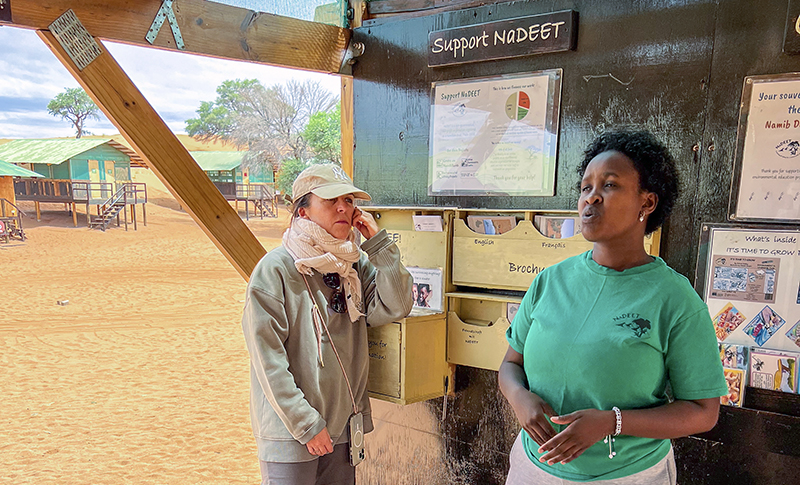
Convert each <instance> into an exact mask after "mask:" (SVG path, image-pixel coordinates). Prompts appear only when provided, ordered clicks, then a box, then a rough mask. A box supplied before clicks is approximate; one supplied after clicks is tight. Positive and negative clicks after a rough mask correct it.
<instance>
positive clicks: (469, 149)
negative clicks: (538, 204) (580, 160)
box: [428, 69, 561, 196]
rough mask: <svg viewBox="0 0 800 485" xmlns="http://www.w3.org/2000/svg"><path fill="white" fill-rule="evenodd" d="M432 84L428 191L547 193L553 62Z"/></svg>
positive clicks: (554, 119)
mask: <svg viewBox="0 0 800 485" xmlns="http://www.w3.org/2000/svg"><path fill="white" fill-rule="evenodd" d="M432 91H433V93H432V96H433V102H432V105H431V136H430V154H429V155H430V156H429V166H428V182H429V187H428V195H485V194H492V195H511V196H537V195H538V196H543V195H553V194H554V193H555V192H554V191H555V187H554V185H555V166H556V154H557V141H558V135H557V134H558V109H556V108H557V105H558V100H559V97H560V92H561V70H560V69H556V70H550V71H541V72H539V73H535V74H530V75H525V76H512V77H509V76H503V77H497V78H492V79H485V78H484V79H476V80H471V81H457V82H455V81H454V82H437V83H434V86H433V90H432Z"/></svg>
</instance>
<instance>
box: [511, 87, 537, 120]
mask: <svg viewBox="0 0 800 485" xmlns="http://www.w3.org/2000/svg"><path fill="white" fill-rule="evenodd" d="M530 110H531V98H529V97H528V95H527V94H525V91H517V92H516V93H514V94H512V95H511V96H509V97H508V99H507V100H506V114H507V115H508V117H509V118H511V119H512V120H516V121H519V120H521V119H522V118H524V117H525V116H526V115H527V114H528V111H530Z"/></svg>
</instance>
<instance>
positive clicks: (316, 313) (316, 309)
mask: <svg viewBox="0 0 800 485" xmlns="http://www.w3.org/2000/svg"><path fill="white" fill-rule="evenodd" d="M300 275H301V276H302V277H303V281H304V282H305V284H306V288H307V289H308V296H309V297H311V302H312V303H313V304H314V314H313V318H314V321H315V325H314V331H315V333H316V334H317V354H318V357H319V363H320V365H321V366H322V367H325V364H324V363H323V362H322V335H321V330H320V328H319V327H320V323H321V326H322V328H324V329H325V333H326V334H328V340H330V341H331V348H332V349H333V355H335V356H336V360H338V361H339V367H340V368H341V369H342V375H344V382H345V383H346V384H347V391H348V392H349V393H350V402H352V403H353V414H358V406H356V398H355V396H353V388H352V387H350V379H348V378H347V372H346V371H345V370H344V364H343V363H342V359H341V357H339V352H338V351H337V350H336V346H335V345H333V338H332V337H331V332H330V331H329V330H328V325H327V324H326V323H325V318H324V317H323V316H322V311H320V309H319V306H317V300H316V299H315V298H314V293H313V292H312V291H311V286H309V284H308V280H307V279H306V275H304V274H302V273H300Z"/></svg>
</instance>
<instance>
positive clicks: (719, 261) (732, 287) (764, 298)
mask: <svg viewBox="0 0 800 485" xmlns="http://www.w3.org/2000/svg"><path fill="white" fill-rule="evenodd" d="M699 258H700V260H699V261H698V278H699V279H700V281H699V283H701V284H702V288H703V298H704V300H705V302H706V304H707V305H708V310H709V316H710V317H711V320H712V322H713V325H714V331H715V333H716V335H717V341H718V342H720V343H724V344H733V345H744V346H748V347H752V348H754V349H758V350H779V351H786V352H798V351H800V299H798V293H799V292H800V231H797V230H787V229H783V228H776V227H774V226H766V225H762V226H761V227H758V226H753V225H749V226H747V225H734V224H707V225H705V226H704V227H703V232H702V234H701V245H700V255H699Z"/></svg>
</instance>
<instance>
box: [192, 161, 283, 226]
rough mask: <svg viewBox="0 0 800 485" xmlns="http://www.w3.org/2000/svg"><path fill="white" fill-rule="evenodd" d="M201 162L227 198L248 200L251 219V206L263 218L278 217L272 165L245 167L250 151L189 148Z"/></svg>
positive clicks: (247, 206) (246, 201)
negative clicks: (197, 149) (246, 157)
mask: <svg viewBox="0 0 800 485" xmlns="http://www.w3.org/2000/svg"><path fill="white" fill-rule="evenodd" d="M189 153H190V154H191V155H192V158H194V160H195V162H197V165H199V166H200V168H202V169H203V171H204V172H205V173H206V174H207V175H208V178H210V179H211V181H212V182H214V185H215V186H216V187H217V189H219V191H220V193H221V194H222V196H223V197H225V199H227V200H232V201H236V210H237V212H238V210H239V201H244V211H245V215H246V216H247V218H248V219H250V207H251V204H252V208H253V211H254V213H256V214H260V215H261V217H262V218H263V217H264V216H265V215H266V216H269V217H277V214H278V208H277V202H276V200H275V183H274V182H275V177H274V174H273V173H272V170H270V169H269V168H263V167H259V168H253V167H245V166H243V165H244V163H243V162H244V156H245V154H246V153H247V152H239V151H234V152H211V151H191V152H189Z"/></svg>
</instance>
